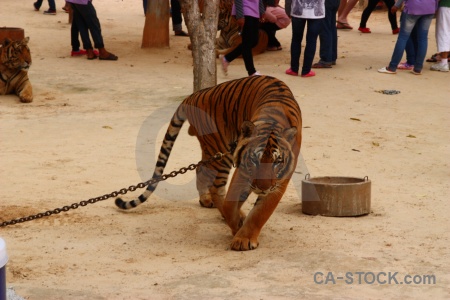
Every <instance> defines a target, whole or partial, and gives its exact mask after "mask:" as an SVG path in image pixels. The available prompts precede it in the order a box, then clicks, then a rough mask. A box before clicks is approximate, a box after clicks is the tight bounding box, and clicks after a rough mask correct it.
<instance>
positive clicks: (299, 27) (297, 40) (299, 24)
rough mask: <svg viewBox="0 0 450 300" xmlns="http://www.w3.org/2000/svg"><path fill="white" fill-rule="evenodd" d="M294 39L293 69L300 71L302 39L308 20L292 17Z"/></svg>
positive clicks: (292, 50)
mask: <svg viewBox="0 0 450 300" xmlns="http://www.w3.org/2000/svg"><path fill="white" fill-rule="evenodd" d="M291 25H292V40H291V70H292V71H294V72H295V73H298V70H299V68H300V55H301V53H302V39H303V33H304V31H305V26H306V21H305V19H302V18H295V17H292V23H291Z"/></svg>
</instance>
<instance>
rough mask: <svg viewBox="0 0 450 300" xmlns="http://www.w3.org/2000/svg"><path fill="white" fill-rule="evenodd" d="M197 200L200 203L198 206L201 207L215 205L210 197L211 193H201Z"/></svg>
mask: <svg viewBox="0 0 450 300" xmlns="http://www.w3.org/2000/svg"><path fill="white" fill-rule="evenodd" d="M198 202H199V203H200V206H202V207H206V208H213V207H215V205H214V202H213V200H212V197H211V194H205V195H201V196H200V200H199V201H198Z"/></svg>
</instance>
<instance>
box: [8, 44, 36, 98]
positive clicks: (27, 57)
mask: <svg viewBox="0 0 450 300" xmlns="http://www.w3.org/2000/svg"><path fill="white" fill-rule="evenodd" d="M28 41H29V38H28V37H27V38H24V39H23V40H21V41H11V40H10V39H8V38H6V39H5V40H4V41H3V43H2V44H1V45H0V94H2V95H7V94H13V93H15V94H17V95H18V96H19V99H20V101H22V102H31V101H33V89H32V87H31V83H30V81H29V79H28V69H29V68H30V66H31V54H30V48H28Z"/></svg>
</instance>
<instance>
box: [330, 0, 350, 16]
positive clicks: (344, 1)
mask: <svg viewBox="0 0 450 300" xmlns="http://www.w3.org/2000/svg"><path fill="white" fill-rule="evenodd" d="M325 2H326V1H325ZM345 6H347V0H341V2H340V3H339V8H338V20H339V17H340V16H342V13H343V11H344V8H345Z"/></svg>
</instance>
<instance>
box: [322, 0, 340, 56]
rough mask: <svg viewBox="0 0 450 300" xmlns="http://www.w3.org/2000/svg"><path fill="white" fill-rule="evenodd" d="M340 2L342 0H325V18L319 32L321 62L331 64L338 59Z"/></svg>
mask: <svg viewBox="0 0 450 300" xmlns="http://www.w3.org/2000/svg"><path fill="white" fill-rule="evenodd" d="M340 2H341V1H340V0H325V18H324V19H322V20H323V25H322V30H321V31H320V34H319V40H320V50H319V52H320V62H321V63H324V64H331V63H333V62H335V61H336V59H337V41H338V37H337V29H336V13H337V11H338V8H339V3H340Z"/></svg>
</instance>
